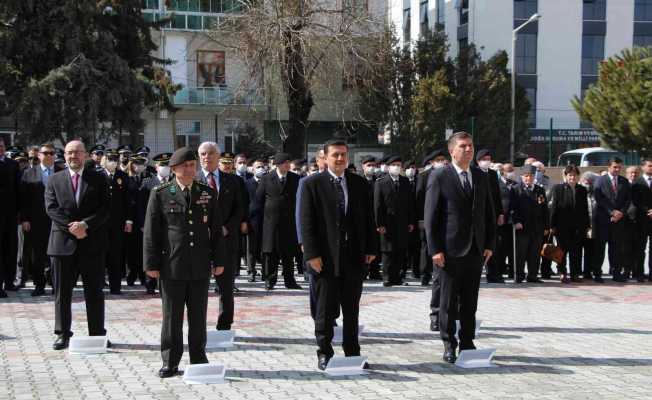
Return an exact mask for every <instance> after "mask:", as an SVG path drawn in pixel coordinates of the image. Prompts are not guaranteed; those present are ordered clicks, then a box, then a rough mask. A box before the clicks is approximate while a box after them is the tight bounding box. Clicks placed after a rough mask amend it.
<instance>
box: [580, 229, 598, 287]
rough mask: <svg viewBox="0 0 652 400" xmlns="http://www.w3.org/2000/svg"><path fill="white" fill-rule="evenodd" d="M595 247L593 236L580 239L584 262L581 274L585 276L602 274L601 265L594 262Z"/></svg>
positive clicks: (595, 241)
mask: <svg viewBox="0 0 652 400" xmlns="http://www.w3.org/2000/svg"><path fill="white" fill-rule="evenodd" d="M596 247H597V240H595V239H593V238H584V239H582V249H583V250H584V263H583V268H582V275H584V277H585V278H590V277H591V276H602V265H595V264H596V259H597V257H596Z"/></svg>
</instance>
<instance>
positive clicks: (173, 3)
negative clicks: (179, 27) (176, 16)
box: [167, 0, 181, 10]
mask: <svg viewBox="0 0 652 400" xmlns="http://www.w3.org/2000/svg"><path fill="white" fill-rule="evenodd" d="M179 1H181V0H169V1H168V3H167V6H168V10H178V9H179Z"/></svg>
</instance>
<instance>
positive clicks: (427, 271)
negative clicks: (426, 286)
mask: <svg viewBox="0 0 652 400" xmlns="http://www.w3.org/2000/svg"><path fill="white" fill-rule="evenodd" d="M419 234H420V238H421V250H420V252H419V269H420V270H421V275H422V276H423V278H424V280H425V279H426V278H427V279H428V280H430V277H431V276H433V270H432V267H433V266H432V257H431V256H430V254H428V242H427V241H426V230H425V229H420V230H419ZM437 301H439V300H437Z"/></svg>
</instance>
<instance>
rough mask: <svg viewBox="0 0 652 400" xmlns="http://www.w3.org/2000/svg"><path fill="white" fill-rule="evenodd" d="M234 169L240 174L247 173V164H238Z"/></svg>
mask: <svg viewBox="0 0 652 400" xmlns="http://www.w3.org/2000/svg"><path fill="white" fill-rule="evenodd" d="M236 171H238V173H239V174H240V175H244V174H245V173H247V164H238V166H237V167H236Z"/></svg>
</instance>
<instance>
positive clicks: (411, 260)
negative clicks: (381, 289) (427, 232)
mask: <svg viewBox="0 0 652 400" xmlns="http://www.w3.org/2000/svg"><path fill="white" fill-rule="evenodd" d="M403 168H404V169H403V171H404V173H405V177H406V178H407V179H408V181H409V182H410V189H411V190H412V198H413V199H414V201H415V202H416V195H417V175H418V172H419V170H418V168H417V164H416V162H414V161H413V160H408V161H407V162H406V163H405V165H404V166H403ZM415 204H416V203H415ZM414 215H415V217H414V228H413V229H412V232H410V238H409V240H408V250H407V260H406V263H405V267H404V268H403V272H402V274H401V278H403V279H405V276H406V273H407V270H408V269H411V270H412V277H413V278H415V279H421V268H420V266H419V261H420V256H421V237H420V235H419V229H417V219H416V215H417V212H416V211H414Z"/></svg>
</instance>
